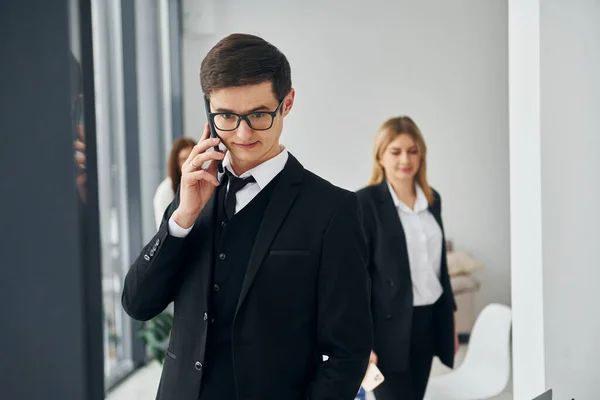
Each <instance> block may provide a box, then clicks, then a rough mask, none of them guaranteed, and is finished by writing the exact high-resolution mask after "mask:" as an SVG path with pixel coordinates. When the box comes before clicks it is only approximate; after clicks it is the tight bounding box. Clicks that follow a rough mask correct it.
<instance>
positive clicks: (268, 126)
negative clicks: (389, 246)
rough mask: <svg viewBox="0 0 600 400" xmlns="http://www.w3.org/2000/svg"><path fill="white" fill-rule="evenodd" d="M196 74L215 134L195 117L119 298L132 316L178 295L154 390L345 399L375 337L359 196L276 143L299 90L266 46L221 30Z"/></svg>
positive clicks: (166, 395) (192, 399)
mask: <svg viewBox="0 0 600 400" xmlns="http://www.w3.org/2000/svg"><path fill="white" fill-rule="evenodd" d="M200 81H201V86H202V90H203V92H204V95H205V96H206V97H207V99H208V100H209V101H210V109H211V114H210V120H211V121H212V122H213V123H214V125H215V127H216V132H217V134H218V135H219V137H220V138H214V139H211V138H209V127H208V125H207V126H206V127H205V129H204V133H203V134H202V137H201V139H200V141H199V142H198V144H197V145H196V146H195V147H194V149H193V150H192V152H191V153H190V155H189V157H188V159H187V160H186V161H185V162H184V164H183V167H182V179H181V185H180V189H179V191H178V193H177V194H176V196H175V199H174V200H173V202H172V204H171V205H170V206H169V208H168V209H167V211H166V212H165V214H164V217H163V222H162V224H161V226H160V229H159V231H158V233H157V234H156V235H155V237H154V238H152V240H150V242H149V243H148V244H147V245H146V246H145V247H144V249H143V250H142V251H141V253H140V255H139V256H138V258H137V260H136V261H135V262H134V263H133V265H132V266H131V268H130V270H129V272H128V274H127V277H126V279H125V286H124V291H123V298H122V300H123V307H124V308H125V310H126V312H127V313H128V314H129V315H130V316H131V317H133V318H134V319H137V320H148V319H150V318H152V317H154V316H155V315H157V314H158V313H159V312H161V311H162V310H163V309H164V308H165V307H166V306H167V304H169V303H170V302H171V301H174V321H173V330H172V332H171V338H170V342H169V345H168V350H167V355H166V357H165V363H164V367H163V373H162V376H161V381H160V385H159V389H158V395H157V399H159V400H167V399H169V400H170V399H176V400H197V399H198V398H200V399H202V400H207V399H219V400H234V399H255V400H269V399H273V400H280V399H286V400H295V399H298V400H300V399H302V400H305V399H311V400H325V399H339V400H346V399H347V400H351V399H353V398H354V396H355V395H356V393H357V392H358V389H359V386H360V383H361V380H362V377H363V376H364V374H365V371H366V368H367V365H368V360H369V354H370V351H371V347H372V321H371V314H370V284H369V277H368V273H367V270H366V257H367V254H366V253H367V248H366V241H365V239H364V234H363V232H362V227H361V223H360V211H359V205H358V199H357V197H356V194H354V193H352V192H348V191H346V190H343V189H340V188H338V187H335V186H333V185H332V184H330V183H328V182H327V181H325V180H323V179H321V178H319V177H318V176H316V175H315V174H313V173H311V172H309V171H307V170H305V169H304V168H303V167H302V165H301V164H300V162H299V161H298V160H297V159H296V158H295V157H294V156H293V155H292V154H291V153H288V151H287V150H286V149H285V148H284V147H283V146H281V145H280V144H279V138H280V136H281V132H282V130H283V121H284V118H285V116H287V115H288V114H289V112H290V111H291V109H292V106H293V104H294V95H295V91H294V89H293V88H292V84H291V73H290V65H289V63H288V61H287V59H286V57H285V56H284V55H283V54H282V53H281V52H280V51H279V50H278V49H277V48H276V47H275V46H273V45H272V44H270V43H268V42H266V41H265V40H263V39H261V38H259V37H256V36H252V35H246V34H233V35H230V36H228V37H226V38H224V39H222V40H221V41H220V42H219V43H217V44H216V45H215V46H214V47H213V48H212V49H211V50H210V51H209V53H208V54H207V56H206V57H205V59H204V60H203V61H202V65H201V70H200ZM219 144H223V145H225V146H226V148H227V149H228V151H227V154H226V155H225V154H224V153H223V152H219V151H211V150H210V149H212V148H213V146H216V145H219ZM219 160H223V167H224V173H223V174H221V173H218V170H217V161H219ZM207 164H208V166H206V165H207ZM203 165H204V166H206V168H202V166H203ZM323 355H326V356H328V360H327V361H323Z"/></svg>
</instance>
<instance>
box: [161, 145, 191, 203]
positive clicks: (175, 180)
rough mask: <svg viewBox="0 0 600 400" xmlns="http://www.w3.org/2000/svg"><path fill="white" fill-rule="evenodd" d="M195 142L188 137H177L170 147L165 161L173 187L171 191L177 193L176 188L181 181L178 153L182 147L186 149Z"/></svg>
mask: <svg viewBox="0 0 600 400" xmlns="http://www.w3.org/2000/svg"><path fill="white" fill-rule="evenodd" d="M195 145H196V142H195V141H194V140H193V139H190V138H179V139H177V140H176V141H174V142H173V146H172V147H171V153H170V154H169V160H168V161H167V165H168V168H169V178H171V187H172V188H173V193H177V188H178V187H179V183H180V182H181V168H179V164H178V163H177V161H178V158H179V153H180V152H181V150H183V149H187V148H189V147H194V146H195Z"/></svg>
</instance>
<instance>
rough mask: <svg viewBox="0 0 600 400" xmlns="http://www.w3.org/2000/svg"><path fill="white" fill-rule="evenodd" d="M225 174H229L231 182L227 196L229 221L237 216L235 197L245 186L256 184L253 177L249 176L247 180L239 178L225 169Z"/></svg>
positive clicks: (226, 208)
mask: <svg viewBox="0 0 600 400" xmlns="http://www.w3.org/2000/svg"><path fill="white" fill-rule="evenodd" d="M225 173H226V174H227V179H228V181H229V188H228V190H227V195H226V196H225V215H226V216H227V219H231V218H232V217H233V215H234V214H235V195H236V193H237V192H238V191H240V190H241V189H242V188H243V187H244V186H246V185H247V184H249V183H252V182H256V180H255V179H254V177H253V176H249V177H247V178H243V179H242V178H238V177H237V176H235V175H233V174H232V173H231V171H229V169H227V168H225Z"/></svg>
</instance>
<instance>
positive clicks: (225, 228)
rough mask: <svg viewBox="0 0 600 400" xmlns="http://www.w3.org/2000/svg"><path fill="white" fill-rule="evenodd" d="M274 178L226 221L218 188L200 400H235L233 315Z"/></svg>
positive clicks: (220, 188)
mask: <svg viewBox="0 0 600 400" xmlns="http://www.w3.org/2000/svg"><path fill="white" fill-rule="evenodd" d="M276 179H277V177H276V178H275V179H273V180H272V181H271V182H270V183H269V184H268V185H267V186H266V187H265V188H264V189H262V190H261V191H260V193H258V195H256V197H255V198H254V199H252V201H251V202H250V203H249V204H248V205H246V206H245V207H244V208H242V209H241V210H240V211H239V212H238V213H236V214H235V215H234V216H233V217H232V218H231V220H227V217H226V215H225V210H224V204H225V192H226V188H225V187H226V185H222V186H219V187H218V188H217V199H216V200H217V207H216V208H217V210H216V218H215V228H214V235H215V237H214V238H215V240H214V243H215V245H214V251H215V257H214V260H215V261H214V265H213V274H212V277H213V282H212V292H211V293H212V295H211V299H210V307H209V315H208V319H209V321H210V325H209V328H208V336H207V342H206V359H205V363H204V377H203V379H202V389H201V394H200V400H217V399H218V400H237V397H236V387H235V377H234V370H233V353H232V336H233V317H234V314H235V311H236V308H237V303H238V299H239V295H240V291H241V289H242V284H243V282H244V276H245V274H246V267H247V265H248V260H249V258H250V253H251V252H252V247H253V246H254V239H255V238H256V235H257V233H258V229H259V227H260V224H261V222H262V219H263V215H264V213H265V210H266V208H267V204H268V202H269V198H270V195H271V192H272V190H273V187H274V186H275V185H274V184H275V180H276Z"/></svg>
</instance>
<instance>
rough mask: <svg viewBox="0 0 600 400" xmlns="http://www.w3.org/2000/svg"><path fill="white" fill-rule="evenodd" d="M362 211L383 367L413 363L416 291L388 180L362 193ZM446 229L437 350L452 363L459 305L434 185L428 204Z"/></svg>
mask: <svg viewBox="0 0 600 400" xmlns="http://www.w3.org/2000/svg"><path fill="white" fill-rule="evenodd" d="M357 195H358V198H359V202H360V205H361V209H362V214H363V227H364V230H365V236H366V237H367V242H368V247H369V263H368V270H369V274H370V276H371V284H372V291H371V292H372V299H371V312H372V315H373V328H374V334H375V337H374V347H373V350H374V351H375V353H376V354H377V356H378V359H379V360H378V363H379V366H380V367H381V369H382V370H386V371H403V370H406V369H407V368H408V361H409V354H410V346H411V343H410V336H411V335H410V332H411V322H412V311H413V291H412V280H411V275H410V265H409V260H408V249H407V247H406V238H405V236H404V229H403V228H402V223H401V222H400V216H399V215H398V211H397V209H396V206H395V205H394V201H393V199H392V195H391V193H390V191H389V189H388V186H387V182H386V181H383V182H382V183H380V184H378V185H373V186H368V187H366V188H364V189H361V190H360V191H358V193H357ZM429 210H430V211H431V213H432V214H433V216H434V218H435V219H436V221H437V223H438V224H439V225H440V228H442V236H443V240H442V243H443V244H442V265H441V279H440V280H441V284H442V287H443V289H444V292H443V294H442V297H441V298H440V299H439V300H438V301H437V302H436V304H435V311H434V313H435V324H436V328H435V333H436V339H435V340H436V342H435V344H434V347H435V354H436V355H437V356H439V357H440V359H441V361H442V362H443V363H444V364H446V365H447V366H449V367H452V365H453V363H454V315H453V311H454V310H455V309H456V304H455V302H454V295H453V293H452V288H451V286H450V277H449V275H448V264H447V258H446V239H445V235H444V226H443V224H442V201H441V198H440V195H439V194H438V193H437V192H436V191H435V190H434V202H433V204H432V205H431V206H430V207H429Z"/></svg>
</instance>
